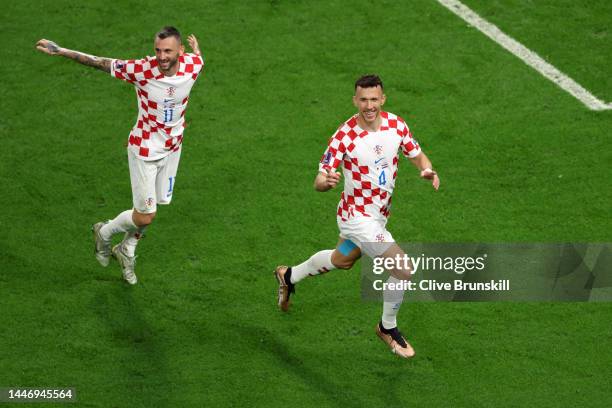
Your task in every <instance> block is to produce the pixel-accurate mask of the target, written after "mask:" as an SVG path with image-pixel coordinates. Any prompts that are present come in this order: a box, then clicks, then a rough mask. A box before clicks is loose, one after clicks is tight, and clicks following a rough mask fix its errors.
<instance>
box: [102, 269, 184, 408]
mask: <svg viewBox="0 0 612 408" xmlns="http://www.w3.org/2000/svg"><path fill="white" fill-rule="evenodd" d="M104 280H105V279H104ZM91 308H92V309H93V310H94V311H95V313H96V314H97V315H98V317H99V318H100V319H101V320H102V321H103V322H104V323H105V324H106V326H107V327H108V333H109V336H108V337H107V338H105V339H101V341H103V342H105V343H110V347H111V348H112V351H113V352H115V351H123V353H120V354H119V355H118V356H114V361H115V362H116V365H115V366H114V368H115V369H116V371H117V372H116V374H115V375H113V378H114V379H117V380H118V381H121V384H113V385H119V387H116V386H113V387H112V389H114V390H115V392H116V391H118V390H119V391H120V392H121V394H123V395H125V396H126V397H127V398H125V397H124V398H125V399H122V397H123V395H121V394H120V395H115V397H116V398H118V401H119V402H121V401H122V402H127V401H131V404H133V403H134V401H135V400H136V401H138V402H139V404H138V406H143V407H169V406H173V405H172V404H170V402H169V401H168V395H171V393H170V392H169V389H168V384H169V382H168V378H167V376H166V375H165V373H166V372H167V364H166V356H165V353H164V351H163V350H162V349H161V348H160V347H159V346H158V344H157V342H156V339H155V329H153V328H151V326H150V325H149V323H148V322H147V320H146V319H145V317H144V316H143V313H142V312H141V310H140V306H139V304H138V301H137V299H134V292H133V288H132V287H129V286H127V285H125V284H119V285H117V286H116V287H114V290H112V291H110V290H108V288H105V290H104V291H100V292H98V293H97V294H96V295H95V296H94V298H93V300H92V303H91ZM107 384H108V383H107ZM108 385H110V384H108ZM132 406H133V405H132Z"/></svg>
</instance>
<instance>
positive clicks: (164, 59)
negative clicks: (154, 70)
mask: <svg viewBox="0 0 612 408" xmlns="http://www.w3.org/2000/svg"><path fill="white" fill-rule="evenodd" d="M184 51H185V49H184V47H183V45H182V44H181V43H180V41H179V39H178V38H176V37H174V36H170V37H166V38H163V39H162V38H159V37H156V38H155V58H156V59H157V63H158V65H159V70H160V71H161V72H162V73H163V74H164V75H166V76H172V75H174V74H176V71H177V70H178V59H179V56H181V55H183V52H184Z"/></svg>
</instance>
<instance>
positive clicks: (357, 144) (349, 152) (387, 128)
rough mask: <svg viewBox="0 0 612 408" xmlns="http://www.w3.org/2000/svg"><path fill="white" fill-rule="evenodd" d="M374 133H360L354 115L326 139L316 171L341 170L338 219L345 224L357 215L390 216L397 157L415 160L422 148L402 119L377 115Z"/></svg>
mask: <svg viewBox="0 0 612 408" xmlns="http://www.w3.org/2000/svg"><path fill="white" fill-rule="evenodd" d="M380 116H381V118H382V123H381V126H380V128H379V129H378V131H377V132H369V131H366V130H363V129H362V128H361V127H360V126H359V125H358V124H357V115H355V116H353V117H352V118H350V119H349V120H347V121H346V122H344V123H343V124H342V125H341V126H340V127H339V128H338V130H337V131H336V133H335V134H334V135H333V136H332V137H331V139H329V143H328V146H327V149H326V150H325V153H323V157H322V158H321V162H320V163H319V171H321V172H326V171H329V170H330V169H333V170H335V169H337V168H338V166H340V164H342V167H343V171H342V172H343V175H344V191H343V192H342V196H341V197H340V203H339V204H338V212H337V215H338V218H339V219H341V220H342V221H347V220H348V219H350V218H351V217H354V216H356V215H358V214H357V213H359V214H360V215H362V216H365V217H374V218H383V219H386V218H387V217H388V216H389V210H390V207H391V195H392V194H393V188H394V187H395V178H396V177H397V163H398V154H399V151H400V150H401V151H402V153H403V154H404V156H406V157H408V158H413V157H416V156H417V155H418V154H419V153H420V152H421V148H420V147H419V144H418V143H417V141H416V140H414V139H413V138H412V134H411V133H410V130H409V129H408V126H407V125H406V123H405V122H404V120H403V119H402V118H400V117H399V116H396V115H394V114H392V113H389V112H380Z"/></svg>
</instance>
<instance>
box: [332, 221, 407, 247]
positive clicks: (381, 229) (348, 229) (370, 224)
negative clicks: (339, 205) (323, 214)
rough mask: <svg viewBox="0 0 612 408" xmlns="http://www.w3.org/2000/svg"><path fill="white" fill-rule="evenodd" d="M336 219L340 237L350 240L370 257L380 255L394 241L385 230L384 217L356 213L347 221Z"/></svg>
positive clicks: (385, 222)
mask: <svg viewBox="0 0 612 408" xmlns="http://www.w3.org/2000/svg"><path fill="white" fill-rule="evenodd" d="M337 220H338V229H339V230H340V238H342V239H348V240H351V241H352V242H353V243H354V244H355V245H357V246H358V247H359V248H360V249H361V252H363V253H365V254H366V255H367V256H369V257H370V258H376V257H378V256H381V255H382V254H383V253H384V252H385V251H386V250H387V249H389V247H390V246H391V245H393V243H394V242H395V240H394V239H393V236H392V235H391V233H390V232H389V231H387V228H386V226H387V220H386V219H377V218H372V217H364V216H362V215H358V216H354V217H351V218H350V219H349V220H347V221H342V219H340V218H338V219H337Z"/></svg>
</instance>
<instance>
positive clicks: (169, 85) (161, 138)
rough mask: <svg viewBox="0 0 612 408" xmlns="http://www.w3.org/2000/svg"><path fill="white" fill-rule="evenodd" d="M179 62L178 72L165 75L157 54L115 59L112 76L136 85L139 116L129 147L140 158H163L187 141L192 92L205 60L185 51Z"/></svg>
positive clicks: (112, 63)
mask: <svg viewBox="0 0 612 408" xmlns="http://www.w3.org/2000/svg"><path fill="white" fill-rule="evenodd" d="M178 64H179V67H178V71H177V72H176V74H175V75H173V76H165V75H164V74H162V72H161V71H160V70H159V68H158V64H157V59H156V58H155V57H145V58H143V59H140V60H127V61H124V60H112V62H111V72H110V73H111V75H112V76H114V77H115V78H119V79H122V80H124V81H126V82H129V83H131V84H133V85H134V87H135V88H136V96H137V98H138V119H137V120H136V124H135V125H134V127H133V128H132V131H131V132H130V137H129V140H128V146H129V149H130V150H132V151H133V152H134V153H135V154H136V156H137V157H138V158H139V159H142V160H158V159H161V158H163V157H165V156H167V155H168V154H170V153H171V152H172V151H176V150H178V149H179V148H180V146H181V143H182V142H183V130H184V129H185V110H186V109H187V103H188V101H189V92H190V91H191V88H192V87H193V84H194V83H195V80H196V79H197V78H198V75H199V74H200V72H201V71H202V68H203V66H204V60H203V58H202V57H201V56H199V55H196V54H183V55H181V56H180V57H179V60H178Z"/></svg>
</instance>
